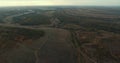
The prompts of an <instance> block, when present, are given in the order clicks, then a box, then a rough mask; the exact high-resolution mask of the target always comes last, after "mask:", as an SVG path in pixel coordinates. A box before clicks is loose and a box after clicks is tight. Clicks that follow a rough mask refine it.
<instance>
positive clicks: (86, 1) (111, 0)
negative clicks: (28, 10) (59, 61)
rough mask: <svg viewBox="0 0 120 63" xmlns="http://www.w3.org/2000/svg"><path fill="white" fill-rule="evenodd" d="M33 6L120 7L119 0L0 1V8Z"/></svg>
mask: <svg viewBox="0 0 120 63" xmlns="http://www.w3.org/2000/svg"><path fill="white" fill-rule="evenodd" d="M33 5H83V6H85V5H86V6H87V5H92V6H93V5H96V6H120V0H0V6H33Z"/></svg>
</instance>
